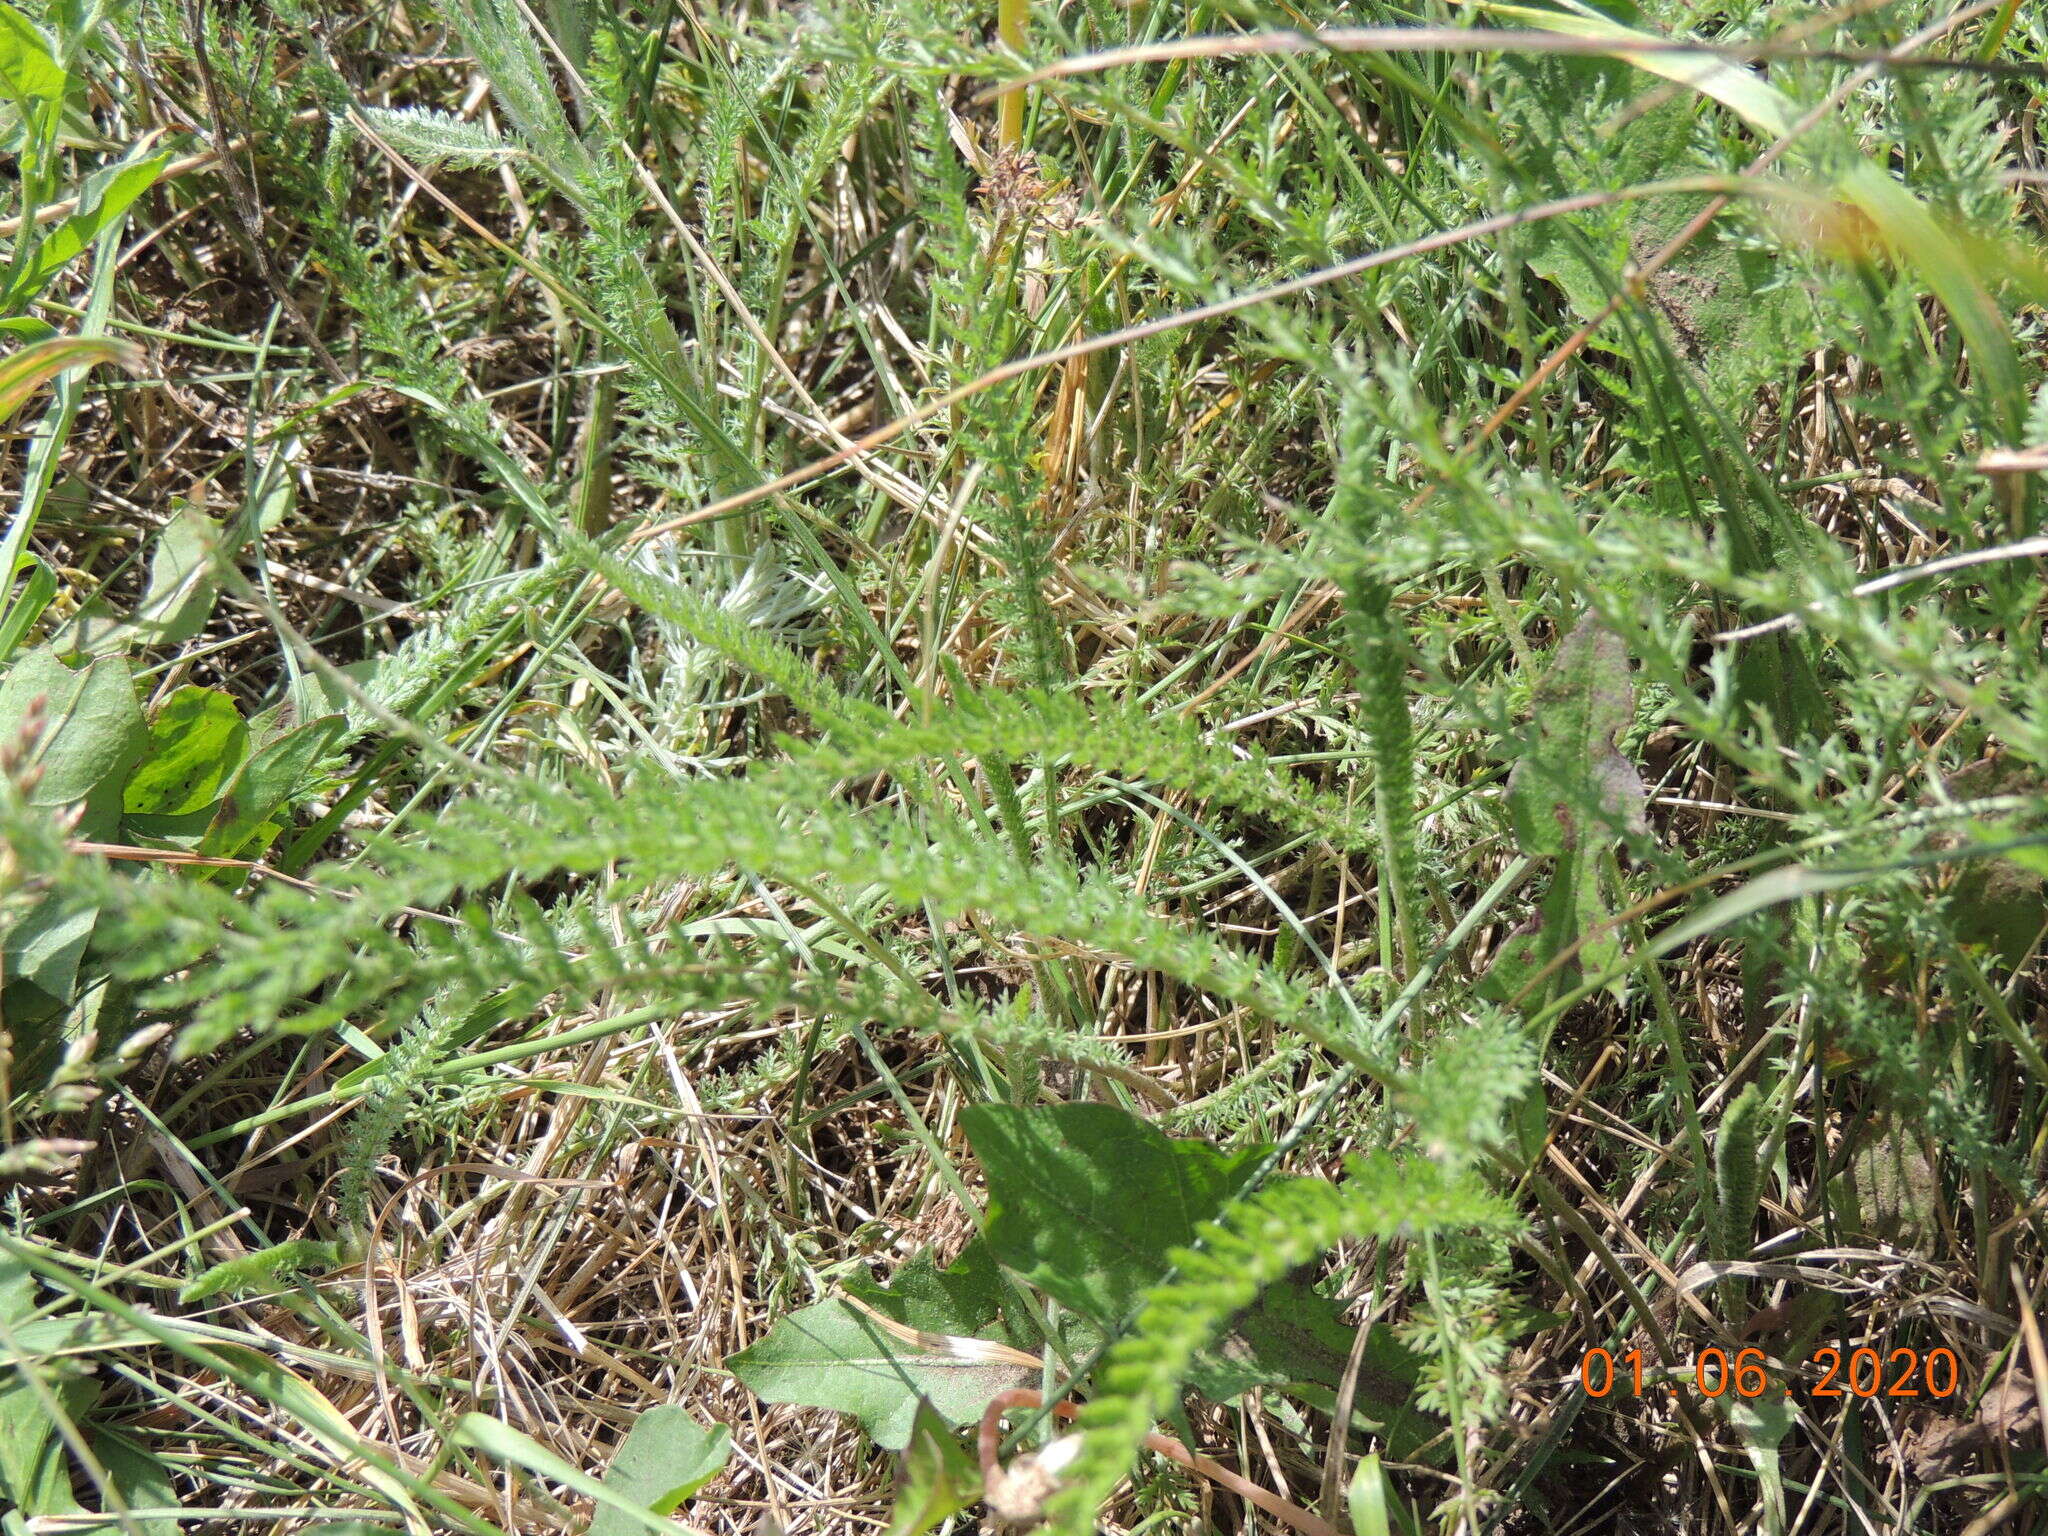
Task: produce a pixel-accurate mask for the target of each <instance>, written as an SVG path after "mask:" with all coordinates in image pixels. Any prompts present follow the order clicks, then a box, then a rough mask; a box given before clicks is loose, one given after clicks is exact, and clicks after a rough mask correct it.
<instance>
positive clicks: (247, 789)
mask: <svg viewBox="0 0 2048 1536" xmlns="http://www.w3.org/2000/svg"><path fill="white" fill-rule="evenodd" d="M344 727H345V722H344V721H343V720H342V717H341V716H340V715H328V716H326V717H324V718H323V719H319V720H308V721H307V722H306V723H305V724H304V725H301V726H298V727H296V728H295V729H293V730H290V731H287V732H285V734H284V735H282V736H280V737H278V738H277V740H275V741H273V742H271V743H270V744H269V745H268V746H266V747H264V748H263V749H262V750H260V751H259V752H257V753H256V754H255V755H254V756H252V757H251V758H250V759H249V761H248V762H247V764H245V765H244V766H243V768H242V771H241V772H240V773H238V774H236V775H235V780H234V783H233V784H231V785H230V786H229V787H228V792H227V793H226V794H225V795H223V796H222V797H221V802H220V808H219V810H218V811H216V812H215V813H214V819H213V824H212V825H211V826H210V827H208V828H207V831H206V838H205V841H204V842H203V843H202V844H201V849H202V851H203V852H206V853H209V854H214V855H217V856H220V857H225V858H236V857H253V856H254V855H252V854H250V853H249V852H247V850H248V849H250V847H251V846H252V844H254V843H255V842H256V839H257V837H258V834H259V833H260V832H261V831H262V829H263V828H265V827H272V828H275V827H277V826H278V825H279V823H278V822H277V821H276V820H275V819H274V818H275V814H276V813H277V812H279V811H281V810H282V809H283V808H284V807H285V805H287V804H288V803H289V802H290V800H291V798H292V797H293V796H294V795H296V794H299V793H302V792H303V791H304V790H305V789H306V788H307V786H308V783H309V781H310V780H311V778H312V775H313V771H314V770H315V769H316V768H317V767H318V766H319V765H320V761H321V759H323V758H324V757H326V756H327V754H328V752H329V751H330V750H331V749H332V747H333V746H334V744H335V743H336V742H337V741H339V740H340V739H341V733H342V731H343V729H344ZM276 835H277V833H276V832H275V831H272V832H271V833H270V837H267V838H263V839H262V842H261V845H260V846H257V848H256V852H257V853H260V852H261V851H262V848H263V847H265V846H268V844H269V841H270V838H274V837H275V836H276Z"/></svg>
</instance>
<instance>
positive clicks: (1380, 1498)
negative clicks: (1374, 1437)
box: [1345, 1454, 1393, 1536]
mask: <svg viewBox="0 0 2048 1536" xmlns="http://www.w3.org/2000/svg"><path fill="white" fill-rule="evenodd" d="M1391 1497H1392V1490H1390V1489H1389V1488H1388V1487H1387V1474H1386V1473H1385V1472H1383V1471H1382V1470H1381V1469H1380V1459H1379V1457H1378V1456H1375V1455H1372V1454H1367V1455H1364V1456H1361V1457H1359V1458H1358V1466H1357V1467H1356V1468H1355V1469H1354V1470H1353V1471H1352V1473H1351V1487H1350V1488H1349V1489H1348V1490H1347V1492H1346V1497H1345V1504H1346V1507H1347V1508H1348V1509H1349V1510H1350V1512H1351V1529H1352V1530H1353V1531H1354V1532H1355V1533H1356V1536H1391V1532H1392V1531H1393V1526H1392V1524H1391V1523H1390V1522H1389V1521H1388V1518H1387V1502H1388V1500H1389V1499H1390V1498H1391Z"/></svg>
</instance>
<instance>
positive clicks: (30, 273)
mask: <svg viewBox="0 0 2048 1536" xmlns="http://www.w3.org/2000/svg"><path fill="white" fill-rule="evenodd" d="M170 161H171V157H170V156H169V155H150V156H147V157H146V158H143V159H139V160H131V161H128V162H125V163H123V164H120V165H115V166H109V167H108V168H107V169H106V170H104V171H99V172H96V173H95V174H94V175H92V176H90V177H88V178H87V179H86V184H85V186H84V187H83V188H82V189H81V190H80V192H79V196H78V212H76V213H74V214H72V215H71V217H70V218H68V219H66V220H65V221H64V222H63V223H61V224H59V225H58V226H57V227H56V228H55V229H54V230H52V231H51V232H50V233H49V234H47V235H45V236H44V237H43V239H42V243H41V244H40V245H38V246H37V247H36V249H35V255H34V256H33V257H32V258H31V259H30V260H29V261H28V262H27V263H26V264H24V266H23V267H22V269H21V271H20V272H19V273H18V274H16V277H15V280H14V282H13V284H12V285H11V286H10V287H9V288H8V290H7V293H6V295H5V297H4V298H0V308H5V309H18V308H20V307H21V306H23V305H25V304H27V303H29V302H30V301H32V300H33V299H34V298H35V297H36V295H38V294H40V293H41V292H42V291H43V289H44V287H45V286H46V285H47V284H48V283H49V281H50V279H51V278H53V277H55V276H56V275H57V274H58V273H59V272H60V271H62V270H63V269H64V268H65V267H66V266H67V265H68V264H69V263H70V262H71V261H72V260H73V259H74V258H76V257H77V256H78V255H79V253H80V252H82V251H84V250H85V249H86V248H87V247H88V246H90V245H91V244H92V243H93V241H95V240H97V239H98V238H99V237H100V236H101V235H102V234H104V233H105V232H106V231H107V229H109V228H110V227H111V226H112V225H113V224H114V223H115V222H116V221H117V220H118V219H119V218H120V217H121V215H122V214H124V213H126V212H127V211H128V209H129V208H130V206H131V205H133V203H134V202H135V199H137V198H138V197H140V196H142V194H143V193H144V192H146V191H148V190H149V188H150V187H151V186H153V185H154V184H155V182H156V179H157V177H158V176H160V175H161V174H162V173H163V168H164V167H165V166H166V165H168V164H170Z"/></svg>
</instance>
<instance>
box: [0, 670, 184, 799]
mask: <svg viewBox="0 0 2048 1536" xmlns="http://www.w3.org/2000/svg"><path fill="white" fill-rule="evenodd" d="M37 698H41V699H42V700H43V711H42V718H43V727H42V735H41V736H40V737H39V738H38V740H37V743H36V750H35V752H34V753H33V754H32V755H31V757H30V759H29V760H30V761H31V762H33V763H35V764H36V765H37V766H39V767H40V768H41V769H42V778H41V780H40V781H39V782H38V783H37V784H36V786H35V788H34V789H33V790H31V791H30V793H29V797H28V799H29V804H31V805H43V806H60V805H71V804H74V803H75V802H77V801H80V800H83V799H85V798H86V797H87V796H89V795H90V794H92V792H93V791H94V790H95V789H97V788H99V787H100V785H102V784H103V783H110V782H111V783H115V784H118V783H119V781H120V780H121V778H122V777H123V776H124V775H125V774H126V773H127V771H128V769H129V768H130V767H131V766H132V765H133V764H134V763H135V761H136V759H137V758H138V757H140V756H141V755H142V751H143V747H144V745H145V743H146V741H147V737H148V731H147V728H146V727H145V726H144V724H143V720H142V709H141V706H139V705H138V704H137V703H136V702H135V684H134V683H133V682H132V681H131V680H130V679H129V676H128V664H127V663H126V662H124V661H122V660H120V659H119V658H118V657H111V656H109V657H102V658H101V659H99V660H98V661H95V662H93V663H92V664H91V665H90V666H87V667H81V668H79V669H77V670H76V671H74V670H73V669H72V668H70V667H67V666H65V665H64V663H62V662H61V661H59V660H57V658H56V656H55V655H53V654H52V653H51V652H50V650H49V649H48V648H47V647H44V648H40V649H37V650H34V651H30V652H29V653H28V654H27V655H25V656H23V657H21V659H20V660H18V661H16V662H15V663H14V665H13V666H12V667H10V668H9V669H8V672H7V677H6V679H5V680H4V681H0V741H7V742H12V741H14V740H15V739H16V738H17V737H18V736H19V734H20V732H21V728H22V724H23V722H24V721H25V720H26V719H27V718H28V710H29V706H30V704H32V703H33V702H34V701H35V700H36V699H37Z"/></svg>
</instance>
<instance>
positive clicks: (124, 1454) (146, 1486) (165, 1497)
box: [67, 1430, 396, 1536]
mask: <svg viewBox="0 0 2048 1536" xmlns="http://www.w3.org/2000/svg"><path fill="white" fill-rule="evenodd" d="M92 1449H93V1454H94V1455H95V1456H97V1457H98V1458H99V1461H100V1465H101V1466H103V1467H105V1468H106V1469H107V1475H108V1477H109V1478H111V1479H112V1480H113V1484H114V1491H115V1492H116V1493H118V1494H120V1496H121V1503H122V1505H123V1507H125V1508H127V1509H131V1510H138V1509H176V1508H178V1507H179V1505H180V1504H181V1503H182V1502H183V1501H182V1500H180V1499H179V1497H178V1490H177V1487H176V1485H175V1484H174V1483H173V1482H172V1481H171V1471H170V1468H168V1467H167V1466H165V1465H164V1464H163V1463H162V1462H161V1461H159V1460H157V1458H156V1457H154V1456H152V1455H150V1454H149V1452H147V1451H145V1450H143V1449H142V1448H141V1447H140V1446H138V1445H136V1444H135V1443H134V1442H133V1441H131V1440H129V1439H127V1438H125V1437H124V1436H121V1435H117V1434H114V1433H112V1432H110V1431H107V1430H95V1431H93V1434H92ZM131 1527H132V1528H133V1529H134V1530H137V1531H140V1532H141V1533H142V1536H178V1522H177V1521H176V1520H174V1519H172V1518H170V1517H169V1516H161V1515H160V1516H156V1517H153V1518H151V1517H145V1518H140V1519H135V1518H132V1517H131V1520H130V1522H129V1524H128V1525H125V1526H124V1525H123V1524H122V1522H121V1521H120V1519H119V1518H117V1517H116V1516H114V1515H113V1514H112V1513H109V1514H108V1516H107V1518H106V1520H105V1521H104V1522H103V1523H102V1524H99V1525H95V1526H87V1527H83V1528H80V1527H76V1526H72V1527H67V1532H68V1533H69V1536H125V1532H126V1531H127V1530H129V1529H130V1528H131ZM320 1536H336V1532H335V1529H334V1527H333V1526H331V1525H325V1524H323V1525H322V1526H321V1527H320ZM393 1536H396V1533H393Z"/></svg>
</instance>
